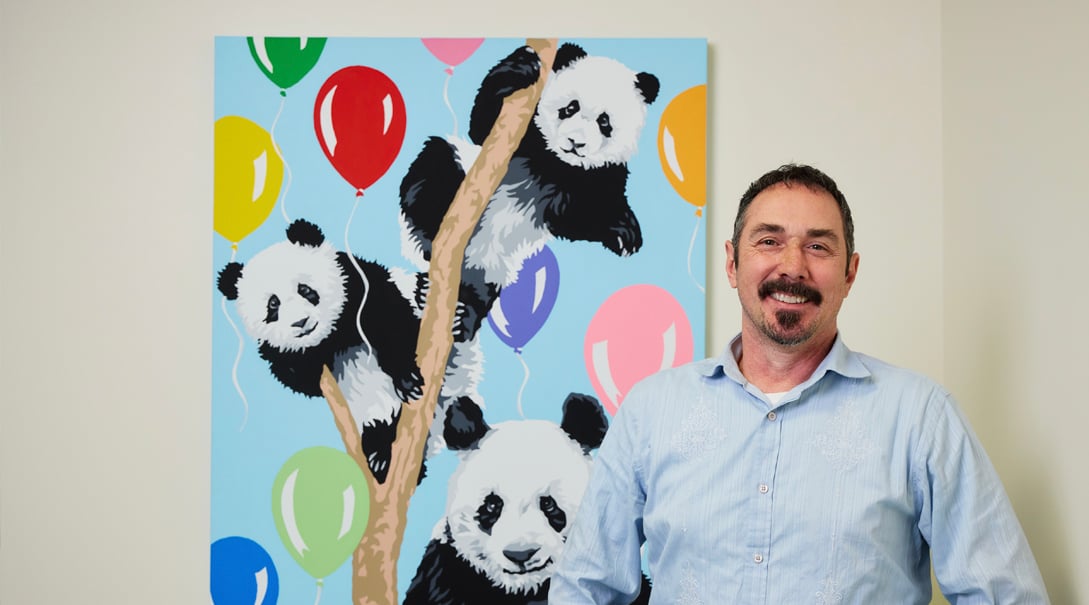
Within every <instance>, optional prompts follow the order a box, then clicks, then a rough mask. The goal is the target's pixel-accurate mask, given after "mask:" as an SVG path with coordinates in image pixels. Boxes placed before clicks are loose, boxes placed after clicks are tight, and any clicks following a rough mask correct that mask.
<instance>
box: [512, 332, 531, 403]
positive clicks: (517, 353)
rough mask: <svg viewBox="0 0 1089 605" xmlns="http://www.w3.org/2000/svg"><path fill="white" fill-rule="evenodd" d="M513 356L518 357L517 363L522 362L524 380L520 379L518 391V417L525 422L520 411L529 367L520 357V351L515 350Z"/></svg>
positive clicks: (527, 381)
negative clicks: (520, 383) (520, 384)
mask: <svg viewBox="0 0 1089 605" xmlns="http://www.w3.org/2000/svg"><path fill="white" fill-rule="evenodd" d="M514 354H515V355H517V356H518V361H520V362H522V370H523V372H524V378H522V386H521V388H519V389H518V415H519V416H521V417H522V420H525V419H526V413H525V412H524V411H522V393H524V392H525V390H526V385H527V384H529V365H528V364H526V360H525V359H524V358H523V357H522V351H521V350H519V349H515V350H514Z"/></svg>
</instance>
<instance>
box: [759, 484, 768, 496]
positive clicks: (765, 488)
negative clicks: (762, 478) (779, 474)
mask: <svg viewBox="0 0 1089 605" xmlns="http://www.w3.org/2000/svg"><path fill="white" fill-rule="evenodd" d="M760 493H761V494H766V493H768V484H767V483H761V484H760Z"/></svg>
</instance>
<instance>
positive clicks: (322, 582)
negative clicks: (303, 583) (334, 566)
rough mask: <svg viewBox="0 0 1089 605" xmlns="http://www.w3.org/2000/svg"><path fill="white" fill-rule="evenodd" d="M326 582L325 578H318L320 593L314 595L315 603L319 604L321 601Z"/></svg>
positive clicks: (315, 604)
mask: <svg viewBox="0 0 1089 605" xmlns="http://www.w3.org/2000/svg"><path fill="white" fill-rule="evenodd" d="M324 584H325V580H322V579H321V578H318V595H317V596H316V597H314V605H318V603H320V602H321V587H322V586H323V585H324Z"/></svg>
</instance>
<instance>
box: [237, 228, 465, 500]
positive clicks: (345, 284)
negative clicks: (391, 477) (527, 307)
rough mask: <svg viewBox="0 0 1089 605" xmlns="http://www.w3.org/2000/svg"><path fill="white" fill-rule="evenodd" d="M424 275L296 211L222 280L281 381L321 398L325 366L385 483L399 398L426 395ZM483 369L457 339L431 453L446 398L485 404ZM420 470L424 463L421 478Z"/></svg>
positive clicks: (378, 477)
mask: <svg viewBox="0 0 1089 605" xmlns="http://www.w3.org/2000/svg"><path fill="white" fill-rule="evenodd" d="M353 260H354V262H353ZM363 276H365V280H364V277H363ZM426 281H427V280H426V275H425V274H422V273H409V272H406V271H403V270H400V269H397V268H393V269H387V268H386V267H384V266H383V265H380V264H378V263H376V262H372V261H367V260H363V259H360V258H354V259H352V258H351V257H349V255H348V253H346V252H340V251H338V250H336V249H335V248H333V246H332V245H331V244H329V243H328V242H327V241H326V239H325V235H324V234H323V233H322V232H321V229H320V228H319V227H318V226H317V225H315V224H313V223H310V222H308V221H306V220H302V219H299V220H296V221H295V222H293V223H292V224H291V225H290V226H289V227H288V228H287V240H286V241H283V242H278V243H275V244H273V245H271V246H269V247H268V248H265V249H264V250H261V251H260V252H258V253H257V254H255V255H254V257H253V258H252V259H250V261H249V262H248V263H246V264H242V263H239V262H231V263H228V264H227V265H226V266H225V267H224V268H223V269H222V270H221V271H220V273H219V279H218V287H219V290H220V292H222V293H223V295H224V296H226V297H227V299H228V300H233V301H236V302H235V304H236V306H237V308H238V314H239V316H240V317H241V319H242V323H243V325H244V326H245V328H246V331H247V332H248V333H249V334H250V336H252V337H253V338H254V339H256V340H257V343H258V349H257V350H258V353H259V354H260V356H261V358H262V359H264V360H265V361H267V362H268V365H269V370H270V372H271V373H272V375H273V376H274V377H275V378H276V379H277V380H278V381H279V382H280V383H281V384H283V385H284V386H285V387H287V388H289V389H291V390H292V391H295V392H296V393H300V394H303V395H306V396H308V397H321V396H322V395H323V392H322V386H321V379H322V373H323V368H325V367H328V368H329V370H330V372H331V373H332V375H333V378H334V379H335V380H336V382H337V384H338V385H339V388H340V390H341V391H342V392H343V394H344V397H345V400H346V402H347V404H348V409H349V410H350V411H351V415H352V418H353V420H354V421H355V427H354V429H355V431H356V433H355V438H358V439H359V440H360V445H361V447H362V453H363V455H364V456H365V458H366V462H367V466H368V467H369V468H370V470H371V473H372V474H373V475H374V478H375V480H376V481H377V482H378V483H383V482H384V481H385V479H386V474H387V473H388V472H389V464H390V458H391V452H392V447H393V441H394V438H395V436H396V432H397V423H398V419H399V417H400V414H401V405H402V402H403V401H410V400H413V399H417V398H419V397H420V396H421V394H422V393H423V386H424V379H423V376H422V375H421V373H420V368H419V367H418V366H417V364H416V341H417V337H418V335H419V333H420V315H421V314H422V312H423V308H422V307H423V299H422V297H421V295H420V291H421V289H425V288H426V286H425V284H426ZM357 313H358V314H359V322H360V323H359V325H358V326H357V325H356V319H357ZM479 375H480V355H479V351H478V350H477V349H476V347H475V342H462V343H459V344H458V345H457V346H455V347H454V349H453V350H452V352H451V354H450V358H449V363H448V364H447V369H446V375H445V380H444V381H443V385H442V392H441V394H440V397H439V403H438V406H437V412H436V415H437V419H436V420H435V421H434V422H433V427H434V429H433V430H432V431H431V434H430V436H429V438H428V440H427V445H426V446H425V449H424V458H425V459H426V458H427V457H429V456H432V455H434V454H435V453H437V452H438V451H439V450H440V449H441V448H442V447H444V445H445V444H444V443H442V440H441V431H442V426H443V421H444V419H445V418H444V415H445V412H444V410H445V408H446V407H447V406H448V404H449V403H450V401H452V400H454V399H460V400H462V403H463V405H470V406H478V405H481V404H480V401H479V399H480V396H479V394H478V393H477V392H476V386H477V382H478V379H479ZM435 429H437V430H435ZM424 473H425V467H424V465H422V464H421V467H420V474H419V478H420V479H422V478H423V475H424Z"/></svg>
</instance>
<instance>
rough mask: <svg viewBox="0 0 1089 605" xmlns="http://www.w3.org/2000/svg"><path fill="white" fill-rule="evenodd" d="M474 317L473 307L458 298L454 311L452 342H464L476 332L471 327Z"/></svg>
mask: <svg viewBox="0 0 1089 605" xmlns="http://www.w3.org/2000/svg"><path fill="white" fill-rule="evenodd" d="M475 318H476V313H475V312H474V311H473V309H472V308H471V307H469V306H468V305H466V304H465V303H464V302H462V301H460V300H459V301H458V306H457V309H456V310H455V311H454V327H453V336H454V342H465V341H467V340H469V339H470V338H472V336H473V334H475V333H476V330H474V329H473V326H474V325H475V324H474V322H475Z"/></svg>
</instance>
